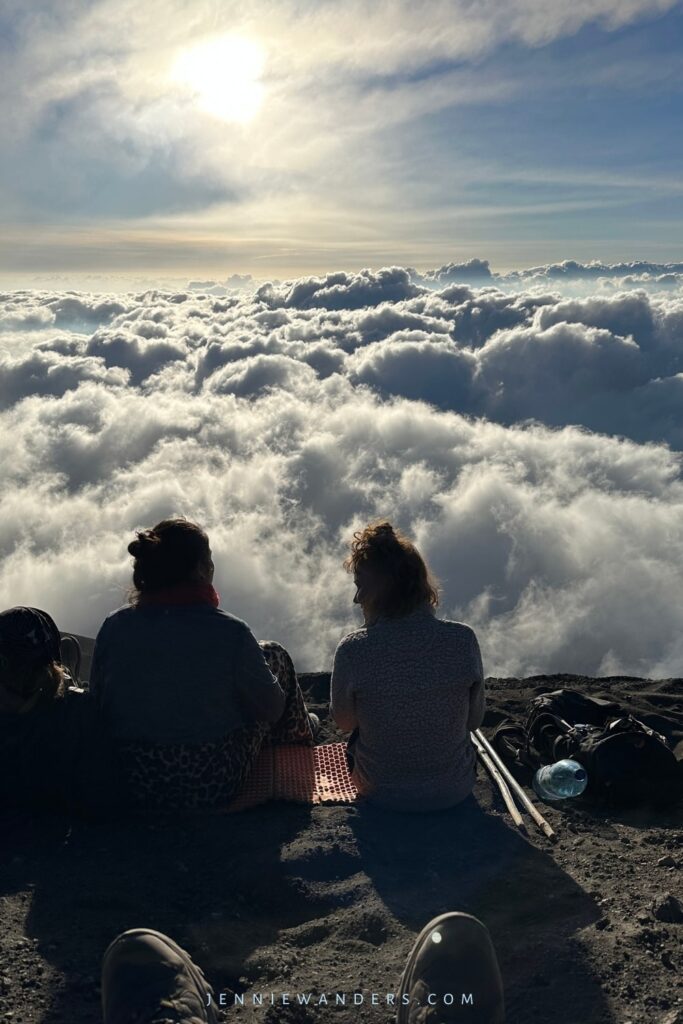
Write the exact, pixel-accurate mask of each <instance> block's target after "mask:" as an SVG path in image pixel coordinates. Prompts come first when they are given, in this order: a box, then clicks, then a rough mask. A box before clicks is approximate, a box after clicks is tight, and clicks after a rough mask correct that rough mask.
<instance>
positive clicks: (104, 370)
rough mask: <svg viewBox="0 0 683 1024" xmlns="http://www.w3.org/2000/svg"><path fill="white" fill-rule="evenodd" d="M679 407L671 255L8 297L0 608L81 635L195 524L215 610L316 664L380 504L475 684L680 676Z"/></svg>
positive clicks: (332, 640)
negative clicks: (424, 572) (403, 539)
mask: <svg viewBox="0 0 683 1024" xmlns="http://www.w3.org/2000/svg"><path fill="white" fill-rule="evenodd" d="M682 400H683V264H668V265H657V264H650V263H624V264H618V265H611V266H610V265H604V264H599V263H592V264H587V265H582V264H577V263H573V262H567V263H561V264H555V265H551V266H546V267H535V268H531V269H528V270H523V271H515V272H512V273H508V274H504V275H502V274H494V273H493V272H492V271H491V269H490V267H489V265H488V263H486V262H485V261H481V260H472V261H470V262H469V263H466V264H450V265H448V266H446V267H442V268H439V269H438V270H434V271H430V272H423V273H418V271H416V270H414V269H411V268H404V267H388V268H382V269H378V270H363V271H360V272H358V273H347V272H339V273H331V274H328V275H326V276H321V277H305V278H300V279H298V280H295V281H287V282H275V283H272V282H271V283H268V282H257V281H254V280H252V279H250V278H248V277H235V278H231V279H229V280H227V281H225V282H220V281H218V282H214V281H202V282H191V283H190V284H189V285H188V287H187V289H186V290H185V291H182V292H177V293H171V292H166V291H154V290H153V291H147V292H144V293H136V294H134V293H122V294H102V293H82V292H80V293H76V292H64V291H60V292H48V291H28V290H27V291H14V292H7V293H4V294H0V464H1V465H2V477H1V492H0V607H7V606H9V605H14V604H33V605H39V606H42V607H44V608H46V609H47V610H49V611H50V612H51V613H52V614H53V615H54V616H55V617H56V618H57V620H58V622H59V624H60V626H61V627H62V628H64V629H70V630H73V631H77V632H80V633H85V634H88V635H94V633H95V632H96V630H97V628H98V626H99V624H100V622H101V620H102V619H103V617H104V616H105V615H106V614H107V612H108V611H110V610H111V609H112V608H114V607H116V606H117V605H119V604H121V603H123V601H124V600H125V593H126V588H127V586H128V583H129V579H130V558H129V556H128V555H127V553H126V545H127V543H128V541H129V540H130V539H131V534H132V530H133V529H134V528H135V527H136V526H149V525H152V524H153V523H154V522H156V521H157V520H159V519H161V518H163V517H165V516H167V515H169V514H172V513H183V514H185V515H187V516H189V517H191V518H193V519H196V520H198V521H199V522H201V523H202V524H203V525H204V526H205V527H206V529H207V530H208V532H209V535H210V539H211V542H212V548H213V552H214V559H215V562H216V584H217V587H218V589H219V590H220V592H221V595H222V603H223V607H225V608H227V609H228V610H230V611H233V612H234V613H235V614H237V615H239V616H240V617H242V618H244V619H246V620H247V621H248V622H249V623H250V625H251V626H252V628H253V629H254V632H255V633H256V634H257V636H259V637H261V638H271V639H279V640H281V641H282V642H284V643H285V644H287V646H288V647H289V648H290V650H291V652H292V654H293V656H294V658H295V661H296V664H297V667H298V668H300V669H302V670H304V669H318V668H325V667H329V665H330V663H331V656H332V653H333V651H334V648H335V645H336V643H337V642H338V640H339V639H340V637H341V636H342V635H343V634H344V633H345V632H347V631H348V630H349V629H352V628H355V627H356V626H357V625H358V624H359V619H358V617H357V614H358V613H357V611H356V610H355V609H354V608H353V606H352V603H351V601H352V597H353V592H354V588H353V585H352V582H351V580H350V579H349V578H348V577H347V576H346V574H345V573H344V571H343V569H342V568H341V562H342V559H343V557H344V554H345V552H346V545H347V543H348V540H349V538H350V536H351V534H352V532H353V530H354V529H357V528H358V527H359V526H361V525H363V524H364V523H365V522H367V521H368V520H370V519H373V518H375V517H378V516H385V515H386V516H389V517H390V518H391V519H392V520H393V521H394V522H395V523H397V524H399V525H400V526H401V527H403V528H404V530H406V531H407V532H408V534H409V535H410V536H412V537H413V538H414V539H415V540H416V541H417V543H418V545H419V547H420V548H421V550H422V551H423V552H424V554H425V555H426V556H427V558H428V559H429V561H430V563H431V565H432V567H433V569H434V571H435V572H436V574H437V575H438V577H439V578H440V580H441V583H442V587H443V596H442V608H441V613H442V614H444V615H446V616H448V617H451V618H457V619H461V620H464V621H467V622H469V623H470V624H471V625H473V626H474V628H475V629H476V630H477V632H478V634H479V637H480V641H481V646H482V651H483V655H484V661H485V668H486V671H487V674H490V675H512V674H515V675H529V674H533V673H539V672H544V671H565V672H579V673H590V674H616V673H621V672H625V673H630V674H635V675H650V676H660V675H664V676H671V675H683V600H682V599H681V595H682V594H683V485H682V483H681V462H680V452H681V450H682V449H683V415H682V414H681V409H682V407H683V406H682V404H681V403H682Z"/></svg>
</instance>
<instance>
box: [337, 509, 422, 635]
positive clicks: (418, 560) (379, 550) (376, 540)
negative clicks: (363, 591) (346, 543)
mask: <svg viewBox="0 0 683 1024" xmlns="http://www.w3.org/2000/svg"><path fill="white" fill-rule="evenodd" d="M344 568H345V569H346V571H347V572H349V573H353V575H354V578H355V579H356V582H357V583H358V584H359V586H361V587H362V578H363V577H364V576H365V577H366V579H367V577H368V575H369V577H370V579H371V580H372V584H371V590H372V603H373V608H374V611H375V612H376V614H377V615H382V616H385V617H386V618H399V617H400V616H402V615H409V614H410V613H411V612H412V611H414V610H415V609H416V608H419V607H420V606H421V605H423V604H428V605H430V606H431V607H432V608H435V607H436V606H437V605H438V603H439V589H438V581H437V580H436V578H435V577H434V576H433V574H432V573H431V571H430V569H429V567H428V566H427V563H426V562H425V560H424V559H423V557H422V555H421V554H420V552H419V551H418V550H417V548H416V547H415V545H414V544H413V543H412V541H410V540H409V539H408V538H407V537H406V536H405V535H404V534H403V533H401V531H400V530H396V529H394V527H393V526H392V525H391V523H390V522H389V521H388V520H387V519H380V520H379V521H377V522H374V523H370V524H369V525H368V526H366V527H365V529H364V530H357V531H356V533H354V535H353V540H352V541H351V554H350V555H349V557H348V558H347V559H346V560H345V561H344Z"/></svg>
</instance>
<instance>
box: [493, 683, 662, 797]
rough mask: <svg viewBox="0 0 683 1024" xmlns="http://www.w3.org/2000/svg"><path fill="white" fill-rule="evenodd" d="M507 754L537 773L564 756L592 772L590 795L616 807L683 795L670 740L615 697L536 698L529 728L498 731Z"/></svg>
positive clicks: (567, 694)
mask: <svg viewBox="0 0 683 1024" xmlns="http://www.w3.org/2000/svg"><path fill="white" fill-rule="evenodd" d="M495 745H496V747H497V748H498V750H499V752H500V753H501V755H502V756H503V757H504V758H506V759H508V760H513V761H514V762H516V763H517V764H518V765H525V766H526V767H528V768H530V769H531V770H532V771H535V770H536V769H537V768H539V767H540V766H541V765H544V764H553V763H554V762H555V761H559V760H561V759H562V758H565V757H567V758H572V760H574V761H578V763H579V764H581V765H582V766H583V767H584V768H585V769H586V773H587V775H588V784H587V786H586V790H585V796H586V797H587V798H589V799H592V800H595V801H597V802H600V803H604V804H607V805H610V806H613V807H626V806H634V805H637V804H643V803H648V804H653V805H655V806H663V805H666V804H670V803H672V802H674V801H675V800H677V799H678V798H679V797H680V795H681V781H682V777H681V769H680V766H679V764H678V762H677V761H676V758H675V756H674V753H673V751H672V750H671V748H670V747H669V745H668V743H667V741H666V739H665V738H664V737H663V736H662V735H660V733H658V732H655V731H654V729H651V728H649V727H648V726H647V725H645V724H644V723H643V722H641V721H639V719H637V718H634V717H633V716H632V715H629V714H627V713H625V712H624V710H623V709H622V708H621V707H620V706H619V705H618V704H615V703H613V702H612V701H607V700H601V699H599V698H594V697H586V696H585V695H584V694H582V693H579V692H578V691H576V690H568V689H566V690H554V691H553V692H552V693H542V694H541V695H540V696H538V697H534V698H533V700H531V701H530V702H529V704H528V706H527V719H526V722H525V724H524V727H523V729H520V727H511V726H509V725H508V726H505V724H503V725H502V726H501V727H499V729H498V730H496V736H495Z"/></svg>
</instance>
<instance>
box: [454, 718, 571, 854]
mask: <svg viewBox="0 0 683 1024" xmlns="http://www.w3.org/2000/svg"><path fill="white" fill-rule="evenodd" d="M474 736H476V738H477V739H478V740H479V741H480V743H481V744H482V746H483V747H484V749H485V751H486V753H487V754H488V755H489V756H490V758H491V760H492V761H493V763H494V764H495V765H496V767H497V768H498V769H499V770H500V772H501V774H502V775H503V777H504V778H505V781H506V782H507V784H508V786H509V787H510V788H511V789H512V792H513V793H514V794H515V796H516V797H517V799H518V800H520V801H521V803H522V804H524V806H525V807H526V809H527V811H528V812H529V814H530V815H531V817H532V818H533V819H534V821H535V822H536V824H537V825H538V827H539V828H540V830H541V831H542V832H543V833H544V835H546V836H547V837H548V839H553V840H554V839H557V835H556V833H555V832H554V830H553V829H552V828H551V827H550V825H549V824H548V822H547V821H546V820H545V818H544V817H543V815H542V814H541V812H540V811H539V809H538V807H537V806H536V804H534V803H533V802H532V801H531V800H530V799H529V797H528V796H527V795H526V793H525V792H524V789H523V787H522V786H520V784H519V782H517V779H515V778H514V776H513V775H512V774H511V772H510V769H509V768H508V767H507V765H506V764H504V763H503V761H501V759H500V757H499V756H498V754H497V753H496V752H495V750H494V749H493V747H492V746H491V744H490V743H489V741H488V740H487V739H486V737H485V736H484V734H483V732H482V731H481V729H476V730H475V732H474Z"/></svg>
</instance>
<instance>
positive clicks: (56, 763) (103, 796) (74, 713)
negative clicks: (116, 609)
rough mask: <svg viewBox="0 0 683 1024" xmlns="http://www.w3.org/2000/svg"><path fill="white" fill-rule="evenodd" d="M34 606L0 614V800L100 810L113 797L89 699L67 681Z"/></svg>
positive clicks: (42, 615) (52, 637)
mask: <svg viewBox="0 0 683 1024" xmlns="http://www.w3.org/2000/svg"><path fill="white" fill-rule="evenodd" d="M59 648H60V640H59V632H58V630H57V627H56V625H55V623H54V621H53V620H52V619H51V617H50V616H49V615H48V614H47V613H46V612H43V611H41V610H40V609H37V608H23V607H22V608H10V609H8V610H7V611H5V612H2V613H0V806H1V807H14V808H21V809H32V810H35V809H46V810H51V811H61V810H74V809H75V810H79V811H87V812H93V811H97V812H99V811H100V810H102V809H103V808H105V807H108V806H111V805H112V804H113V803H114V802H115V801H116V798H117V792H116V778H115V773H114V765H113V763H112V761H111V759H110V757H109V751H108V748H107V744H106V743H105V742H103V735H102V732H101V728H100V720H99V716H98V714H97V709H96V707H95V703H94V701H92V700H91V699H90V697H89V696H88V694H87V693H85V692H83V691H82V690H80V689H75V688H70V687H69V686H68V679H67V677H66V675H65V673H64V670H63V668H62V666H61V663H60V660H59V658H60V649H59Z"/></svg>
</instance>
